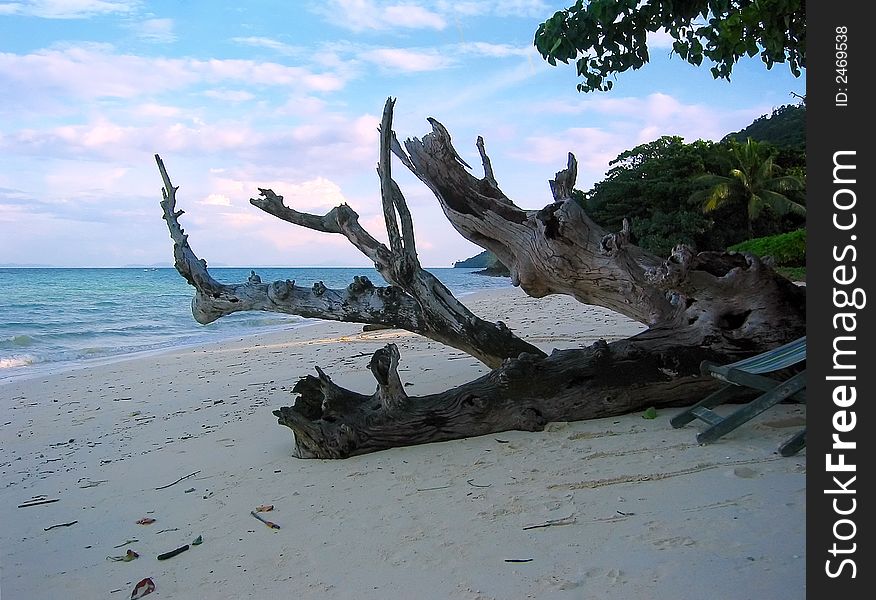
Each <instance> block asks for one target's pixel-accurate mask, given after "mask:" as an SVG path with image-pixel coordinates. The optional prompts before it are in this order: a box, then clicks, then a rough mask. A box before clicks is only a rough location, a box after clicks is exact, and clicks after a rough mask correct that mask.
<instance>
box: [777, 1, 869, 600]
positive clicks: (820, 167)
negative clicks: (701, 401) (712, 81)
mask: <svg viewBox="0 0 876 600" xmlns="http://www.w3.org/2000/svg"><path fill="white" fill-rule="evenodd" d="M867 5H868V3H866V2H852V1H850V0H844V1H836V2H825V1H823V0H820V1H815V2H810V3H808V6H807V34H808V35H807V68H806V77H807V79H806V112H807V257H806V260H807V274H806V280H807V286H806V287H807V435H806V437H807V439H806V471H807V483H806V485H807V489H806V515H807V517H806V589H807V594H806V597H807V598H811V599H813V600H814V599H819V600H821V599H824V598H828V599H836V600H846V599H849V600H852V599H857V598H864V597H865V594H866V597H867V598H871V597H872V594H874V593H876V591H874V589H873V586H872V585H869V586H868V584H869V583H870V581H871V580H872V579H873V573H874V572H876V563H874V562H873V552H872V546H873V544H874V539H876V537H874V535H873V532H872V529H871V528H869V527H868V525H869V523H868V522H867V519H866V517H867V516H868V512H869V511H871V510H873V507H872V502H870V498H871V497H872V494H871V493H867V492H865V491H864V489H863V488H864V487H869V488H870V489H872V488H873V482H872V481H871V480H870V478H869V476H868V475H869V473H870V472H871V469H870V464H869V460H870V457H871V455H872V453H873V450H872V445H871V444H868V443H867V442H868V437H869V436H868V434H870V432H872V431H876V430H874V427H873V425H874V423H873V420H874V416H873V410H872V409H871V408H870V406H871V405H872V402H873V400H874V399H873V397H872V392H873V385H872V381H873V373H874V370H876V364H874V356H876V350H874V349H873V348H870V347H869V345H870V342H871V340H876V335H873V334H872V333H870V334H869V335H872V336H873V337H872V338H870V337H869V336H868V332H870V331H871V329H870V328H869V327H868V325H869V324H871V323H872V319H870V318H869V311H870V307H869V306H868V305H867V304H868V303H870V302H876V295H871V294H870V293H869V292H871V291H873V286H872V272H871V271H872V268H871V267H870V261H872V260H873V256H874V254H873V242H872V239H873V237H874V236H876V230H874V229H873V219H872V218H870V215H872V213H873V211H872V209H871V208H870V206H869V205H870V204H871V203H872V202H873V201H874V200H876V199H874V197H873V195H872V193H871V189H872V186H871V183H870V182H871V180H872V178H873V175H874V174H873V170H874V169H873V166H874V165H873V160H872V151H871V150H870V148H872V142H871V144H870V145H867V144H866V143H865V139H864V138H865V136H866V132H865V129H867V128H869V129H871V130H872V129H873V122H874V119H872V118H870V119H868V115H867V114H866V113H867V112H870V113H872V112H873V110H874V109H873V108H872V98H868V97H867V92H866V90H865V86H864V84H865V82H866V80H867V79H868V78H869V73H871V72H872V71H873V66H872V63H871V60H872V50H871V44H870V43H868V42H870V41H871V40H872V39H873V38H874V36H876V32H874V31H873V26H872V22H869V20H868V19H867V17H866V16H865V14H864V11H863V9H864V8H865V7H866V6H867ZM838 27H839V28H842V27H846V28H847V30H846V34H845V35H847V36H848V37H847V39H846V40H843V39H842V38H839V39H838V38H837V35H841V33H842V31H843V30H842V29H840V30H839V31H838V30H837V28H838ZM841 42H845V43H847V48H846V49H845V50H839V48H841V46H840V47H839V48H838V46H837V44H838V43H841ZM838 51H840V52H841V51H845V52H847V54H848V56H847V57H845V60H847V64H846V65H842V63H841V60H842V59H843V56H842V54H838ZM838 62H839V65H838ZM843 66H844V67H845V69H846V71H845V72H842V71H837V68H842V67H843ZM838 76H840V77H839V79H838V78H837V77H838ZM844 78H845V79H846V81H843V79H844ZM838 93H844V94H846V95H847V101H846V102H845V105H842V104H843V103H842V99H843V98H842V96H840V97H839V100H840V101H839V102H838V99H837V94H838ZM837 152H849V153H851V152H854V154H844V155H841V157H840V161H841V162H843V163H844V164H847V165H848V164H854V165H855V166H856V169H855V170H854V173H855V175H854V179H855V182H854V183H853V184H852V183H837V182H835V181H834V172H833V168H834V156H835V153H837ZM851 173H852V171H851V170H848V169H846V170H844V171H840V172H838V174H841V175H842V176H841V177H840V179H850V178H851V177H849V175H850V174H851ZM841 189H849V190H851V191H852V192H853V193H854V195H855V196H854V197H855V198H856V202H855V205H854V207H853V208H850V209H847V210H845V211H839V210H837V209H836V208H835V207H834V194H835V193H836V192H837V191H838V190H841ZM865 189H866V190H867V191H866V192H865ZM839 196H840V202H841V203H843V202H844V203H846V204H849V203H850V199H851V198H852V196H851V195H849V194H848V193H846V192H842V193H840V194H839ZM852 212H853V213H854V214H855V219H856V221H855V223H856V225H855V227H854V228H853V229H850V230H846V231H843V230H841V229H839V228H837V227H836V226H835V225H834V214H835V213H837V214H838V217H839V219H840V222H841V224H849V223H850V222H851V220H850V218H851V213H852ZM853 236H854V239H853ZM849 245H852V246H854V247H855V251H854V252H852V251H848V252H846V254H845V256H844V258H842V259H841V260H837V259H836V256H837V255H839V256H843V249H845V248H846V247H847V246H849ZM835 253H836V254H835ZM852 258H855V260H854V261H853V260H852ZM842 265H845V270H844V271H841V272H840V275H842V274H843V273H845V275H846V277H848V276H849V275H850V274H851V272H852V271H851V267H855V274H856V279H855V281H854V282H853V283H849V284H844V285H840V284H838V283H837V282H836V281H835V279H834V269H836V268H837V267H838V266H842ZM854 288H860V289H861V290H863V292H864V294H866V295H867V296H869V297H867V298H866V302H864V306H862V307H861V308H860V309H856V308H839V307H837V306H836V303H835V302H834V290H847V291H849V292H851V291H852V290H853V289H854ZM859 297H860V296H859ZM843 312H854V313H855V315H856V318H855V321H856V331H855V332H854V333H849V332H845V331H843V329H842V328H840V329H835V328H834V317H835V315H836V314H838V313H843ZM851 322H852V321H847V322H846V323H847V324H848V323H851ZM840 335H845V336H853V337H854V338H855V339H854V341H851V340H846V341H845V342H843V343H844V344H845V346H844V348H845V349H854V350H855V351H856V354H855V355H853V356H852V357H851V358H848V356H849V355H846V363H847V364H852V363H854V364H855V365H856V368H855V369H854V370H847V371H844V374H850V373H852V372H853V373H854V375H855V377H856V380H855V381H854V382H850V383H849V385H854V386H855V388H856V392H857V400H856V402H855V403H854V405H853V406H850V407H847V408H846V409H845V410H849V411H854V412H855V417H856V419H857V420H856V425H855V427H854V429H853V430H852V431H850V432H847V433H843V434H841V435H842V439H843V440H849V441H854V442H856V444H857V447H856V448H855V449H854V450H847V451H837V450H832V449H831V445H832V435H833V434H834V433H835V429H834V424H833V417H834V414H835V412H836V411H837V410H841V409H840V408H839V407H837V406H836V405H835V403H834V401H833V395H832V394H833V391H834V389H835V386H837V385H839V384H838V383H837V382H836V381H829V380H827V379H826V378H827V377H828V376H830V375H832V374H837V371H836V370H835V369H834V366H833V365H834V362H833V359H834V338H835V337H836V336H840ZM832 452H833V453H834V456H835V455H836V453H837V452H843V453H844V454H845V462H846V463H849V464H854V465H855V467H856V470H855V472H853V473H845V474H844V473H830V472H828V470H827V466H826V462H827V461H826V458H827V455H828V454H830V453H832ZM837 461H838V458H834V459H833V462H837ZM834 475H838V476H839V477H840V479H841V480H842V481H843V482H847V481H848V479H849V477H848V476H849V475H854V476H856V480H855V481H854V483H853V484H851V485H848V487H849V488H850V489H852V488H853V489H854V490H855V493H854V494H847V495H836V494H830V493H825V490H830V489H835V488H836V487H837V485H836V483H834V482H833V480H832V479H833V476H834ZM852 497H854V498H855V500H856V505H855V506H856V509H855V511H854V513H852V514H851V515H849V516H848V517H847V518H849V519H850V520H852V521H854V522H855V528H854V531H855V536H854V538H852V539H850V540H848V541H847V542H838V546H839V547H843V545H844V544H846V545H847V546H846V548H851V546H850V544H851V543H855V544H856V546H855V551H854V552H853V553H850V554H845V555H837V557H834V556H832V555H831V554H830V553H829V550H830V549H831V548H832V545H833V543H834V542H835V538H834V533H833V527H834V524H835V523H836V522H837V520H838V519H842V518H844V517H842V516H839V515H837V514H836V513H835V511H834V508H833V505H832V500H833V499H834V498H842V499H841V500H840V502H841V504H840V507H841V509H846V510H848V508H849V507H850V506H851V498H852ZM776 510H781V507H776ZM839 531H840V534H841V535H847V534H848V533H849V532H851V531H852V526H851V525H849V524H848V523H845V524H843V525H841V526H840V529H839ZM843 558H850V559H851V560H853V561H854V563H855V566H856V569H855V577H854V578H852V577H851V576H850V575H851V573H852V569H851V565H848V564H847V565H845V567H844V568H843V569H842V570H841V574H840V576H839V577H836V578H831V577H829V576H828V574H827V572H826V567H827V561H828V560H830V561H831V568H832V569H833V570H834V571H836V570H838V566H839V565H840V561H841V560H842V559H843ZM868 587H869V588H870V589H868Z"/></svg>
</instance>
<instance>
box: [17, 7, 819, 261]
mask: <svg viewBox="0 0 876 600" xmlns="http://www.w3.org/2000/svg"><path fill="white" fill-rule="evenodd" d="M569 4H571V0H566V1H565V2H563V1H559V2H555V1H549V0H460V1H451V0H435V1H425V0H423V1H417V0H317V1H310V0H284V1H279V0H274V1H267V0H266V1H258V0H253V1H248V2H240V0H235V1H234V2H225V1H224V0H210V1H209V2H208V1H194V0H167V1H148V0H13V1H8V0H0V265H51V266H60V267H86V266H90V267H112V266H128V265H170V264H172V244H171V241H170V238H169V236H168V233H167V229H166V227H165V224H164V221H163V220H162V219H161V214H162V213H161V208H160V206H159V202H160V200H161V187H162V182H161V177H160V174H159V172H158V169H157V167H156V165H155V160H154V155H155V154H160V155H161V157H162V159H163V160H164V163H165V165H166V167H167V169H168V171H169V174H170V176H171V179H172V180H173V183H174V185H177V186H179V188H180V189H179V192H178V193H177V200H178V207H179V208H182V209H183V210H185V211H186V214H185V215H184V216H183V217H182V218H181V222H182V225H183V227H184V228H185V229H186V232H187V233H188V234H189V242H190V244H191V245H192V247H193V249H194V251H195V253H196V254H198V255H199V256H200V257H202V258H206V259H207V261H208V262H209V263H210V264H211V265H215V266H219V265H226V266H244V267H249V266H368V264H369V263H368V260H367V259H366V258H364V257H363V256H362V255H360V254H359V253H358V251H356V250H355V249H354V248H353V247H352V246H351V245H350V244H349V242H348V241H347V240H346V239H345V238H343V237H342V236H339V235H331V234H323V233H317V232H313V231H309V230H306V229H303V228H300V227H296V226H294V225H291V224H288V223H285V222H282V221H279V220H278V219H276V218H274V217H271V216H270V215H267V214H266V213H263V212H262V211H261V210H259V209H257V208H255V207H254V206H252V205H250V204H249V199H250V198H251V197H253V196H256V195H258V188H259V187H261V188H271V189H273V190H274V191H275V192H276V193H278V194H281V195H282V196H284V198H285V200H286V204H287V205H288V206H291V207H293V208H295V209H296V210H300V211H306V212H312V213H320V214H322V213H325V212H327V211H328V210H330V209H331V208H332V207H334V206H336V205H338V204H340V203H343V202H346V203H347V204H349V205H350V206H351V207H352V208H353V209H354V210H356V211H357V212H358V213H359V216H360V223H361V224H362V225H363V226H364V227H365V228H366V229H368V231H370V232H371V233H372V234H373V235H374V236H375V237H377V238H378V239H383V240H385V239H386V235H385V226H384V223H383V216H382V211H381V207H380V195H379V181H378V178H377V174H376V170H375V169H376V165H377V160H378V158H377V157H378V134H377V126H378V124H379V120H380V115H381V112H382V110H383V105H384V103H385V101H386V99H387V97H390V96H391V97H393V98H396V99H397V103H396V107H395V118H394V127H393V128H394V129H395V131H396V133H397V135H398V137H399V139H400V140H404V139H406V138H409V137H422V136H423V135H424V134H426V133H428V132H429V131H430V130H431V127H430V126H429V124H428V123H427V121H426V119H427V118H428V117H434V118H436V119H438V120H439V121H440V122H441V123H443V124H444V126H445V127H446V128H447V130H448V131H449V132H450V134H451V136H452V139H453V142H454V145H455V147H456V150H457V152H458V153H459V154H460V155H461V156H462V157H463V158H464V159H465V160H466V162H468V163H469V164H471V165H473V166H474V167H475V169H474V173H475V174H476V175H477V176H482V175H483V174H482V172H481V171H480V168H479V165H480V159H479V155H478V152H477V148H476V146H475V140H476V139H477V136H478V135H481V136H483V137H484V139H485V142H486V148H487V153H488V154H489V156H490V158H491V160H492V164H493V169H494V172H495V175H496V179H497V180H498V182H499V186H500V187H501V188H502V190H503V191H504V192H505V194H506V195H507V196H509V197H510V198H511V199H512V200H514V201H515V203H517V204H518V205H519V206H521V207H522V208H526V209H538V208H541V207H542V206H544V205H545V204H548V203H549V202H550V201H551V197H550V188H549V186H548V183H547V182H548V180H549V179H551V178H553V176H554V174H555V173H556V172H557V171H559V170H561V169H562V168H564V167H565V165H566V157H567V153H568V152H572V153H574V154H575V156H576V157H577V159H578V162H579V175H578V185H577V187H578V188H580V189H584V190H587V189H590V187H592V185H593V184H594V183H596V182H597V181H600V180H601V179H602V178H603V177H604V174H605V172H606V170H607V169H608V168H609V166H608V163H609V161H611V160H612V159H613V158H615V157H616V156H617V155H618V154H620V153H621V152H623V151H624V150H627V149H629V148H632V147H634V146H636V145H638V144H641V143H646V142H649V141H652V140H655V139H657V138H659V137H660V136H662V135H680V136H682V137H684V138H685V140H686V141H688V142H692V141H694V140H696V139H706V140H719V139H721V138H722V137H723V136H724V135H725V134H727V133H728V132H731V131H738V130H740V129H742V128H743V127H745V126H746V125H748V124H749V123H750V122H751V121H753V120H754V119H755V118H757V117H758V116H760V115H762V114H768V113H770V112H771V111H772V110H773V109H774V108H776V107H778V106H781V105H783V104H789V103H794V102H796V100H795V98H794V97H792V95H791V93H792V92H793V93H796V94H800V95H803V94H805V72H804V76H803V77H800V78H794V77H793V76H792V75H791V74H790V72H789V70H788V69H787V67H786V66H784V65H776V66H775V67H774V68H773V69H772V70H769V71H768V70H766V69H765V67H764V66H763V64H762V63H761V62H760V60H759V59H758V58H757V57H755V58H753V59H743V61H741V62H740V63H739V64H738V65H737V66H736V67H735V69H734V72H733V78H732V81H731V82H727V81H724V80H717V81H716V80H713V79H712V77H711V74H710V73H709V71H708V68H707V66H706V65H704V66H702V67H700V68H697V67H693V66H691V65H688V64H687V63H685V62H684V61H682V60H681V59H680V58H679V57H678V56H677V55H676V56H672V55H671V53H670V49H671V44H670V43H669V40H668V37H667V36H665V35H660V34H655V35H652V36H651V37H650V38H649V45H650V50H651V57H652V60H651V63H650V64H648V65H646V66H645V67H644V68H643V69H641V70H639V71H628V72H627V73H622V74H620V75H618V76H617V78H616V79H615V86H614V89H613V90H611V91H610V92H598V93H588V94H582V93H580V92H578V91H577V90H576V88H575V85H576V83H578V79H577V77H576V74H575V69H574V66H572V65H562V64H561V65H559V66H557V67H551V66H550V65H548V64H547V63H546V62H545V61H543V60H542V59H541V57H540V56H539V54H538V53H537V51H536V50H535V48H534V46H533V44H532V40H533V36H534V33H535V30H536V29H537V27H538V25H539V24H540V23H541V22H542V21H544V20H545V19H547V18H548V17H550V16H551V15H552V14H553V13H554V12H556V11H557V10H560V9H562V8H565V7H566V6H568V5H569ZM392 168H393V175H394V177H395V178H396V180H397V181H398V183H399V185H400V186H401V189H402V191H403V193H404V194H405V197H406V198H407V201H408V204H409V205H410V208H411V212H412V213H413V218H414V227H415V230H416V235H417V242H418V243H417V248H418V251H419V253H420V260H421V263H422V264H423V265H425V266H429V267H447V266H450V265H451V264H452V263H453V262H454V261H456V260H461V259H464V258H467V257H469V256H472V255H474V254H477V253H478V252H479V251H480V248H478V247H477V246H475V245H474V244H472V243H470V242H468V241H467V240H465V239H463V238H462V237H461V236H460V235H459V234H458V233H457V232H456V231H455V230H454V229H453V228H452V226H451V225H450V224H449V222H448V221H447V219H446V218H445V217H444V215H443V213H442V212H441V208H440V206H439V204H438V202H437V200H436V199H435V197H434V196H433V195H432V193H431V192H430V191H429V190H428V189H427V188H426V187H425V186H424V185H423V184H422V183H421V182H420V181H419V180H417V179H416V178H415V177H413V176H412V175H411V174H410V173H408V172H406V170H405V168H404V167H403V166H402V165H401V164H400V163H399V162H398V161H397V160H396V161H395V162H394V164H393V167H392Z"/></svg>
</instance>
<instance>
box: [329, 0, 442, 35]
mask: <svg viewBox="0 0 876 600" xmlns="http://www.w3.org/2000/svg"><path fill="white" fill-rule="evenodd" d="M317 6H318V7H317V8H315V12H317V13H318V14H320V15H322V16H323V17H324V18H325V19H326V20H327V21H328V22H329V23H331V24H332V25H335V26H337V27H342V28H344V29H349V30H350V31H356V32H359V31H367V30H375V31H383V30H388V29H396V28H405V29H435V30H439V31H440V30H442V29H444V28H445V27H446V26H447V22H446V21H445V20H444V17H442V16H441V15H439V14H438V13H436V12H434V11H431V10H429V9H426V8H423V7H422V6H420V5H418V4H412V3H392V4H390V3H387V2H379V1H376V0H329V1H328V2H321V3H320V4H319V5H317Z"/></svg>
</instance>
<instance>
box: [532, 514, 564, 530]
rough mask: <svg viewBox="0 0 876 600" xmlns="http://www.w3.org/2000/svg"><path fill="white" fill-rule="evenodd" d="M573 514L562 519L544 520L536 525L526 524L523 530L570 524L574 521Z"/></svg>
mask: <svg viewBox="0 0 876 600" xmlns="http://www.w3.org/2000/svg"><path fill="white" fill-rule="evenodd" d="M575 522H576V521H575V515H570V516H568V517H564V518H562V519H553V520H551V521H545V522H544V523H540V524H538V525H527V526H526V527H524V528H523V529H524V531H525V530H527V529H540V528H542V527H555V526H557V525H571V524H572V523H575Z"/></svg>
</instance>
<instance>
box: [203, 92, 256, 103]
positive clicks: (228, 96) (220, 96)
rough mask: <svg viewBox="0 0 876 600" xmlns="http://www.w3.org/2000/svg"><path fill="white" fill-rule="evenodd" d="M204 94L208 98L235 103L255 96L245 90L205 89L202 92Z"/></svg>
mask: <svg viewBox="0 0 876 600" xmlns="http://www.w3.org/2000/svg"><path fill="white" fill-rule="evenodd" d="M204 95H205V96H207V97H208V98H215V99H216V100H222V101H224V102H232V103H235V104H236V103H238V102H248V101H250V100H252V99H254V98H255V94H252V93H250V92H247V91H246V90H207V91H205V92H204Z"/></svg>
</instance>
